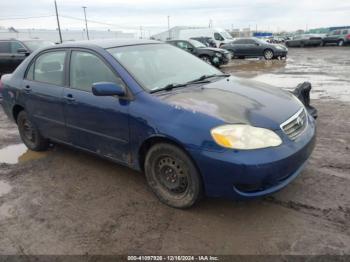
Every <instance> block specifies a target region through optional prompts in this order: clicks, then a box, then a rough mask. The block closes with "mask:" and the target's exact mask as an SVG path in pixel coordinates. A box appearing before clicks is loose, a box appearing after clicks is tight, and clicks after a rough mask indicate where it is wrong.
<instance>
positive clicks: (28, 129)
mask: <svg viewBox="0 0 350 262" xmlns="http://www.w3.org/2000/svg"><path fill="white" fill-rule="evenodd" d="M22 128H23V130H22V133H23V137H24V139H25V140H27V141H28V142H31V143H35V133H34V129H33V126H32V124H31V123H30V121H28V120H27V119H24V120H23V122H22Z"/></svg>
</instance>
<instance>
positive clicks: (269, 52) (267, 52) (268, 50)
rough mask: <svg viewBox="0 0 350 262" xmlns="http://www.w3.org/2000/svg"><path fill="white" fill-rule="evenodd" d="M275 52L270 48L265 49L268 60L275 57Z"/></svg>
mask: <svg viewBox="0 0 350 262" xmlns="http://www.w3.org/2000/svg"><path fill="white" fill-rule="evenodd" d="M273 56H274V54H273V51H272V50H270V49H267V50H265V51H264V58H265V59H266V60H271V59H272V58H273Z"/></svg>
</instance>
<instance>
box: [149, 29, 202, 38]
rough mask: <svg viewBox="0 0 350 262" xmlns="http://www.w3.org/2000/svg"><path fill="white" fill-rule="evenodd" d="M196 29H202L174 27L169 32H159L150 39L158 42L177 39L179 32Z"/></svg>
mask: <svg viewBox="0 0 350 262" xmlns="http://www.w3.org/2000/svg"><path fill="white" fill-rule="evenodd" d="M196 28H203V27H190V26H175V27H172V28H170V29H169V30H166V31H164V32H161V33H159V34H155V35H152V36H151V39H154V40H159V41H167V40H170V39H176V38H178V37H179V33H180V31H181V30H184V29H196Z"/></svg>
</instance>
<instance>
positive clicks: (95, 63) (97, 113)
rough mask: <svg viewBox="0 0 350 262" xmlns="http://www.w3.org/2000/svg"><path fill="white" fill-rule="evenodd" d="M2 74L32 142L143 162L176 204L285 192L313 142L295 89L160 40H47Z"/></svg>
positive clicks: (12, 110)
mask: <svg viewBox="0 0 350 262" xmlns="http://www.w3.org/2000/svg"><path fill="white" fill-rule="evenodd" d="M1 81H2V86H3V96H4V101H3V108H4V110H5V112H6V114H7V115H8V116H9V117H10V118H11V119H13V120H14V121H15V122H16V123H17V125H18V129H19V133H20V136H21V138H22V140H23V142H24V144H25V145H26V146H27V147H28V148H29V149H31V150H34V151H41V150H46V149H47V148H48V146H49V143H62V144H66V145H69V146H72V147H75V148H78V149H81V150H85V151H87V152H90V153H93V154H96V155H99V156H102V157H104V158H107V159H110V160H112V161H115V162H116V163H120V164H122V165H126V166H128V167H131V168H133V169H135V170H139V171H143V172H144V173H145V176H146V180H147V183H148V185H149V187H150V188H151V189H152V191H153V192H154V193H155V195H156V196H157V197H158V198H159V199H160V200H161V201H162V202H163V203H165V204H167V205H169V206H172V207H176V208H186V207H190V206H192V205H193V204H195V203H196V202H197V201H198V200H200V199H201V197H202V196H203V195H206V196H210V197H227V198H234V199H251V198H256V197H261V196H264V195H268V194H271V193H274V192H277V191H279V190H280V189H282V188H284V187H285V186H287V185H288V184H289V183H290V182H291V181H292V180H293V179H295V178H296V177H297V176H298V175H299V174H300V172H301V171H302V170H303V168H304V167H305V164H306V162H307V160H308V158H309V157H310V154H311V152H312V151H313V148H314V145H315V137H316V136H315V120H314V119H313V117H311V115H310V114H309V113H308V111H307V110H306V107H305V106H304V104H303V103H302V102H301V101H300V100H298V99H297V98H296V97H295V96H294V95H293V94H292V93H290V92H287V91H284V90H282V89H280V88H277V87H272V86H269V85H266V84H263V83H259V82H255V81H250V80H247V79H240V78H237V77H233V76H230V75H226V74H223V73H222V72H221V71H219V70H218V69H216V68H215V67H213V66H211V65H208V64H207V63H205V62H203V61H202V60H200V59H198V58H197V57H195V56H193V55H191V54H190V53H188V52H185V51H183V50H181V49H179V48H176V47H174V46H172V45H169V44H166V43H161V42H158V41H152V40H99V41H98V40H91V41H85V42H84V41H83V42H72V43H66V44H61V45H57V46H55V47H51V48H45V49H44V50H40V51H37V52H34V53H32V54H31V55H30V56H29V57H28V58H27V59H26V60H25V61H24V62H23V63H22V64H21V65H20V66H19V67H18V68H17V69H16V70H15V72H14V73H13V74H8V75H4V76H3V77H2V79H1Z"/></svg>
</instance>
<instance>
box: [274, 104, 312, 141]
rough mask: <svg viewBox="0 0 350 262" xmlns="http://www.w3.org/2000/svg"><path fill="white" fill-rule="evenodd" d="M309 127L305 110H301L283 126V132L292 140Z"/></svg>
mask: <svg viewBox="0 0 350 262" xmlns="http://www.w3.org/2000/svg"><path fill="white" fill-rule="evenodd" d="M306 126H307V115H306V111H305V109H304V108H301V109H300V110H299V111H298V112H297V113H296V114H294V115H293V116H292V117H291V118H289V119H288V120H287V121H285V122H283V123H282V124H281V126H280V127H281V129H282V130H283V132H284V133H285V134H286V135H287V136H288V137H289V138H290V139H292V140H294V139H295V138H296V137H297V136H299V135H300V134H301V133H302V132H303V131H304V130H305V128H306Z"/></svg>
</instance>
